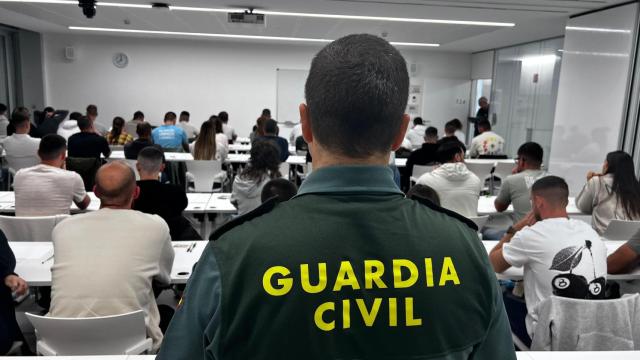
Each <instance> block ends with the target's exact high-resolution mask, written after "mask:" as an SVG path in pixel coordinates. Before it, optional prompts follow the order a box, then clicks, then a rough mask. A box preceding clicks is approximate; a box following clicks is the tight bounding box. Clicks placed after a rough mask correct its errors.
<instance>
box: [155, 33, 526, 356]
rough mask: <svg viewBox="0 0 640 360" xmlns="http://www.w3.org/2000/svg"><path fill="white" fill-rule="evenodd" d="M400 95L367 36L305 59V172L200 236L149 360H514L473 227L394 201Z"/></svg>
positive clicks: (389, 56) (391, 64)
mask: <svg viewBox="0 0 640 360" xmlns="http://www.w3.org/2000/svg"><path fill="white" fill-rule="evenodd" d="M408 88H409V78H408V74H407V66H406V63H405V60H404V59H403V57H402V55H400V53H399V52H398V51H397V50H396V49H395V48H394V47H392V46H391V45H390V44H389V43H387V42H386V41H385V40H383V39H380V38H378V37H375V36H372V35H349V36H346V37H343V38H341V39H339V40H336V41H334V42H332V43H331V44H329V45H327V46H326V47H325V48H324V49H322V50H321V51H320V52H319V53H318V54H317V55H316V56H315V58H314V59H313V61H312V63H311V70H310V71H309V77H308V78H307V82H306V86H305V95H306V101H307V103H306V104H302V105H300V117H301V124H302V132H303V136H304V139H305V140H306V142H307V143H308V144H309V149H310V151H311V153H312V154H313V172H312V173H311V174H310V175H309V177H308V178H307V179H306V181H305V182H304V183H303V184H302V186H301V187H300V190H299V192H298V194H297V196H295V197H294V198H293V199H291V200H289V201H286V202H283V203H280V204H277V205H276V204H275V202H267V203H265V204H264V205H263V206H262V207H260V208H258V209H256V211H254V212H253V213H249V214H248V215H246V216H244V217H240V218H238V219H237V220H236V221H234V222H232V223H230V224H228V225H227V226H225V227H223V228H221V229H220V230H218V231H217V232H214V233H213V234H212V235H211V240H214V241H213V242H211V243H210V244H209V246H208V247H207V248H206V250H205V252H204V254H203V255H202V258H201V259H200V261H199V262H198V265H197V267H196V269H195V270H194V273H193V275H192V277H191V279H190V280H189V283H188V285H187V289H186V291H185V295H184V298H183V300H182V304H181V307H180V308H179V310H178V311H177V313H176V315H175V316H174V318H173V321H172V322H171V325H170V327H169V329H168V332H167V334H166V337H165V339H164V343H163V345H162V349H161V350H160V353H159V357H158V359H161V360H165V359H167V360H168V359H171V360H176V359H189V360H192V359H243V360H244V359H471V358H472V359H491V360H496V359H497V360H501V359H509V360H510V359H515V353H514V350H513V343H512V341H511V333H510V330H509V326H508V321H507V317H506V314H505V311H504V306H503V304H502V298H501V295H500V292H499V291H498V288H497V283H496V278H495V274H494V272H493V270H492V269H491V266H490V265H489V262H488V259H487V254H486V251H485V249H484V247H483V246H482V244H481V243H480V241H478V236H477V235H476V229H475V226H474V225H473V223H471V222H469V221H468V220H466V219H465V218H463V217H461V216H459V215H457V214H455V213H451V212H448V211H447V210H444V209H441V208H439V207H437V206H435V205H433V204H432V203H429V202H428V201H424V203H421V202H419V201H416V200H409V199H406V198H405V197H404V196H403V194H402V192H400V190H399V189H398V188H397V187H396V185H395V183H394V181H393V175H392V172H391V170H389V167H388V166H387V163H388V159H389V153H390V152H391V151H392V150H395V149H397V148H398V147H399V146H400V144H401V143H402V140H403V136H404V134H405V132H406V129H407V124H408V122H409V116H408V115H406V114H403V112H404V109H405V107H406V104H407V98H408Z"/></svg>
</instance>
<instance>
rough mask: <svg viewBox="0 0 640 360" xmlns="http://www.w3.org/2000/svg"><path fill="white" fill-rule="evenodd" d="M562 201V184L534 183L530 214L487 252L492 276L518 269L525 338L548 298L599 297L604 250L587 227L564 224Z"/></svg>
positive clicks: (565, 196)
mask: <svg viewBox="0 0 640 360" xmlns="http://www.w3.org/2000/svg"><path fill="white" fill-rule="evenodd" d="M568 201H569V186H568V185H567V183H566V182H565V181H564V179H562V178H560V177H557V176H546V177H543V178H541V179H538V180H537V181H536V182H535V183H534V184H533V186H532V187H531V203H532V211H531V212H530V213H529V214H527V215H526V216H525V217H524V218H523V219H522V220H521V221H519V222H518V223H517V224H515V225H514V226H512V227H511V228H509V230H507V233H506V234H505V236H504V237H503V238H502V240H500V242H499V243H498V244H497V245H496V246H495V247H494V248H493V249H492V250H491V252H490V253H489V259H490V261H491V264H492V265H493V268H494V270H495V271H496V272H498V273H501V272H504V271H505V270H507V269H509V268H510V267H512V266H516V267H523V268H524V269H523V270H524V296H525V302H526V304H527V315H526V319H525V324H526V329H527V332H528V335H529V336H530V337H533V336H535V335H534V334H533V330H534V329H535V325H536V322H537V317H536V312H537V307H538V305H539V304H540V303H541V302H542V301H543V300H545V299H546V298H548V297H550V296H551V295H558V296H565V297H571V298H579V299H585V298H587V299H597V298H603V297H604V289H605V285H606V284H605V282H606V276H607V248H606V246H605V245H604V242H603V241H602V240H601V239H600V236H598V234H597V233H596V232H595V231H594V230H593V229H592V228H591V226H589V224H587V223H585V222H583V221H580V220H574V219H569V217H568V215H567V210H566V207H567V203H568ZM518 320H520V322H521V319H510V321H511V322H512V323H514V322H517V321H518ZM522 340H523V341H525V343H526V342H528V341H530V339H522Z"/></svg>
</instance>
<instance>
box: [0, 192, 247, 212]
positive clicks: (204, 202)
mask: <svg viewBox="0 0 640 360" xmlns="http://www.w3.org/2000/svg"><path fill="white" fill-rule="evenodd" d="M87 195H89V197H90V198H91V203H90V204H89V207H88V208H87V209H86V210H80V209H78V207H77V206H76V204H71V213H72V214H75V213H79V212H85V211H96V210H99V209H100V199H98V198H97V197H96V195H95V194H94V193H93V192H89V193H87ZM230 197H231V194H229V193H215V194H211V193H187V199H188V200H189V203H188V204H187V208H186V209H184V213H186V214H235V213H236V212H237V209H236V207H235V206H233V204H231V201H229V198H230ZM15 203H16V199H15V194H14V192H13V191H0V213H5V214H6V213H11V214H12V213H15V211H16V204H15Z"/></svg>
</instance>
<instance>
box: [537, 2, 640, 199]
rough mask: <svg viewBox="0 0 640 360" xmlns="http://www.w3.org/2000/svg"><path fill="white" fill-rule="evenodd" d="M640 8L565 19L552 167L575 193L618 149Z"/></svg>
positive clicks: (617, 8)
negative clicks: (606, 158)
mask: <svg viewBox="0 0 640 360" xmlns="http://www.w3.org/2000/svg"><path fill="white" fill-rule="evenodd" d="M637 11H638V4H637V3H632V4H628V5H624V6H618V7H615V8H611V9H607V10H603V11H598V12H594V13H590V14H587V15H583V16H578V17H575V18H572V19H570V20H569V21H568V22H567V27H568V28H567V31H566V34H565V40H564V53H563V56H562V67H561V72H560V84H559V89H558V100H557V103H556V114H555V123H554V126H553V138H552V142H551V156H550V160H549V162H550V167H549V170H550V172H551V173H552V174H554V175H558V176H561V177H564V178H565V179H566V180H567V183H568V184H569V189H570V192H571V194H572V195H574V194H576V193H578V192H579V191H580V189H581V188H582V186H583V184H584V183H585V177H586V174H587V171H589V170H593V171H599V170H600V169H601V168H602V163H603V162H604V159H605V156H606V155H607V153H608V152H610V151H613V150H616V149H617V148H618V139H619V136H620V125H621V124H622V119H623V117H624V109H625V100H626V97H627V95H626V94H627V81H628V79H629V76H630V75H629V61H630V60H631V57H630V54H631V51H632V48H633V41H634V34H635V28H636V14H637Z"/></svg>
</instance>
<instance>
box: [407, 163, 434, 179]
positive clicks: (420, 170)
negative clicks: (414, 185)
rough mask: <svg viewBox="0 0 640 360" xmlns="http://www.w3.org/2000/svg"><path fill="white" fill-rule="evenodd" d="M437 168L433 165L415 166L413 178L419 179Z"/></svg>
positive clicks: (412, 173)
mask: <svg viewBox="0 0 640 360" xmlns="http://www.w3.org/2000/svg"><path fill="white" fill-rule="evenodd" d="M433 168H435V166H432V165H413V170H412V171H411V177H412V178H416V179H418V178H419V177H420V176H422V175H424V174H426V173H428V172H431V171H432V170H433Z"/></svg>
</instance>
